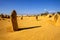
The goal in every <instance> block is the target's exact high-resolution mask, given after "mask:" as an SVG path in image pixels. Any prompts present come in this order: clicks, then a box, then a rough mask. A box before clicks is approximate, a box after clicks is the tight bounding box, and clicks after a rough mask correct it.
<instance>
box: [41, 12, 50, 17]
mask: <svg viewBox="0 0 60 40" xmlns="http://www.w3.org/2000/svg"><path fill="white" fill-rule="evenodd" d="M48 14H49V13H48V12H45V13H42V14H41V16H47V15H48Z"/></svg>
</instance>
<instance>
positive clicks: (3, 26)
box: [0, 15, 60, 40]
mask: <svg viewBox="0 0 60 40" xmlns="http://www.w3.org/2000/svg"><path fill="white" fill-rule="evenodd" d="M0 19H1V18H0ZM17 21H18V26H19V28H26V27H32V26H41V27H38V28H33V29H27V30H22V31H16V32H14V31H13V28H12V23H11V19H5V20H2V19H1V20H0V40H60V15H58V19H57V21H55V20H54V16H52V17H51V18H49V15H47V16H39V17H38V20H36V17H35V16H33V17H32V16H31V17H28V16H26V17H25V16H24V17H23V20H21V17H17Z"/></svg>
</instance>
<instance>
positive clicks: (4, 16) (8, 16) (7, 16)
mask: <svg viewBox="0 0 60 40" xmlns="http://www.w3.org/2000/svg"><path fill="white" fill-rule="evenodd" d="M0 17H1V18H8V19H9V18H10V15H6V14H5V15H4V14H0Z"/></svg>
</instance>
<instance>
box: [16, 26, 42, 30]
mask: <svg viewBox="0 0 60 40" xmlns="http://www.w3.org/2000/svg"><path fill="white" fill-rule="evenodd" d="M38 27H41V26H33V27H27V28H18V30H17V31H22V30H27V29H33V28H38Z"/></svg>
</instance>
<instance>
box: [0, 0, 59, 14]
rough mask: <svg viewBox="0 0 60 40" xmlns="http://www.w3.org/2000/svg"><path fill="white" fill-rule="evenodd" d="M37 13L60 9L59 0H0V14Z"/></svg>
mask: <svg viewBox="0 0 60 40" xmlns="http://www.w3.org/2000/svg"><path fill="white" fill-rule="evenodd" d="M12 10H16V12H17V14H39V13H42V12H46V11H48V12H57V11H60V0H0V14H1V13H4V14H11V12H12Z"/></svg>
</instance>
